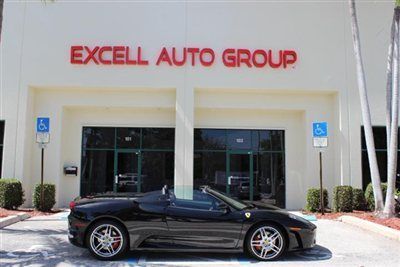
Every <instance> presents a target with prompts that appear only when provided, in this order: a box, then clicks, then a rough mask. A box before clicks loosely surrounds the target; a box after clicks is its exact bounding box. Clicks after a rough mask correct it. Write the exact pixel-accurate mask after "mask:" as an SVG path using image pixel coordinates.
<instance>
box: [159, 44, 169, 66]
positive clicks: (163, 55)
mask: <svg viewBox="0 0 400 267" xmlns="http://www.w3.org/2000/svg"><path fill="white" fill-rule="evenodd" d="M161 62H167V63H168V65H170V66H172V62H171V58H170V57H169V54H168V51H167V49H166V48H165V47H163V49H162V50H161V53H160V55H159V56H158V59H157V63H156V65H157V66H158V65H160V63H161Z"/></svg>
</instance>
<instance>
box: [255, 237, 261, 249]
mask: <svg viewBox="0 0 400 267" xmlns="http://www.w3.org/2000/svg"><path fill="white" fill-rule="evenodd" d="M258 240H261V235H257V236H256V240H255V241H258ZM254 247H255V248H256V249H257V250H261V246H254Z"/></svg>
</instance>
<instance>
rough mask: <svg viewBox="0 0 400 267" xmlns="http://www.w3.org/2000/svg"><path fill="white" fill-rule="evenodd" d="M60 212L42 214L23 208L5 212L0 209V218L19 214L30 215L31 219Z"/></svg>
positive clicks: (53, 211)
mask: <svg viewBox="0 0 400 267" xmlns="http://www.w3.org/2000/svg"><path fill="white" fill-rule="evenodd" d="M60 211H62V210H60V209H56V210H52V211H50V212H42V211H38V210H34V209H25V208H20V209H17V210H7V209H3V208H0V218H4V217H7V216H10V215H16V214H18V213H20V212H25V213H28V214H29V215H31V217H33V216H43V215H52V214H55V213H58V212H60Z"/></svg>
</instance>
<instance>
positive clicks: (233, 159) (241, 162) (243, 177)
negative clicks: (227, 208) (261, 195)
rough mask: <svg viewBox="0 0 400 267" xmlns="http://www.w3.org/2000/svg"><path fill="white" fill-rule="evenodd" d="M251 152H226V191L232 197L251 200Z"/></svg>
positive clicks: (252, 194) (252, 193)
mask: <svg viewBox="0 0 400 267" xmlns="http://www.w3.org/2000/svg"><path fill="white" fill-rule="evenodd" d="M252 155H253V153H252V152H251V151H229V152H228V153H227V170H226V173H227V186H226V191H227V193H228V194H230V195H231V196H233V197H237V198H239V199H243V200H253V196H254V192H253V156H252Z"/></svg>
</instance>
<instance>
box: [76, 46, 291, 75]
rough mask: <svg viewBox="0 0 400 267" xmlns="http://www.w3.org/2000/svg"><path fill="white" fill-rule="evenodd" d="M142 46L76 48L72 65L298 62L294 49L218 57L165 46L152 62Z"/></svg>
mask: <svg viewBox="0 0 400 267" xmlns="http://www.w3.org/2000/svg"><path fill="white" fill-rule="evenodd" d="M144 54H145V53H144V49H142V47H140V46H138V47H130V46H85V45H74V46H71V50H70V63H71V64H78V65H87V64H93V63H94V64H96V65H136V66H147V65H150V64H155V65H157V66H159V65H167V66H171V67H174V66H178V67H179V66H184V65H189V64H190V65H191V66H196V65H201V66H203V67H210V66H212V65H213V64H215V62H216V61H217V60H220V61H222V63H223V65H224V66H226V67H229V68H239V67H248V68H253V67H254V68H268V67H269V68H273V69H278V68H283V69H287V68H293V67H294V64H295V63H296V61H297V53H296V51H294V50H272V49H253V50H250V49H243V48H240V49H236V48H227V49H224V50H223V51H222V52H221V53H220V54H218V53H217V52H216V51H215V50H214V49H212V48H198V47H183V48H179V49H178V48H176V47H170V48H167V47H163V48H161V49H160V52H159V53H158V54H157V55H156V61H155V62H149V60H148V59H146V58H145V56H144Z"/></svg>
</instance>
